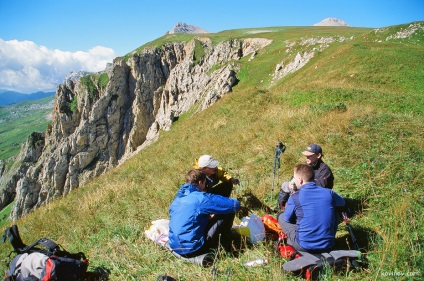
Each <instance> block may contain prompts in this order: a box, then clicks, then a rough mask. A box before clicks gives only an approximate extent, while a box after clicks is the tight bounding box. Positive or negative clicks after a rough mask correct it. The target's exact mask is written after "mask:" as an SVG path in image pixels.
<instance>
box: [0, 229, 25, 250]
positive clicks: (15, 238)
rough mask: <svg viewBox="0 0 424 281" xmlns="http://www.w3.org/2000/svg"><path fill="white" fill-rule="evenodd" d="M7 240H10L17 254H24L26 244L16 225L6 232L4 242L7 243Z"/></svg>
mask: <svg viewBox="0 0 424 281" xmlns="http://www.w3.org/2000/svg"><path fill="white" fill-rule="evenodd" d="M6 239H8V240H9V242H10V244H12V247H13V250H14V251H15V252H17V253H23V249H24V248H25V247H26V246H27V245H26V244H25V243H24V242H22V239H21V236H20V235H19V230H18V226H17V225H16V224H14V225H12V226H11V227H9V228H7V229H5V230H4V232H3V237H2V242H3V243H4V242H6Z"/></svg>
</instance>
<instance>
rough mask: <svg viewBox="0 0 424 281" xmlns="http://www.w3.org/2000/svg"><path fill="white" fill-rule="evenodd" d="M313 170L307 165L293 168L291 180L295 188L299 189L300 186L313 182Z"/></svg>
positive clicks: (298, 165)
mask: <svg viewBox="0 0 424 281" xmlns="http://www.w3.org/2000/svg"><path fill="white" fill-rule="evenodd" d="M314 175H315V173H314V169H313V168H312V166H311V165H308V164H297V165H296V166H294V173H293V179H294V182H295V184H296V186H297V188H300V186H301V185H303V184H305V183H308V182H313V181H314Z"/></svg>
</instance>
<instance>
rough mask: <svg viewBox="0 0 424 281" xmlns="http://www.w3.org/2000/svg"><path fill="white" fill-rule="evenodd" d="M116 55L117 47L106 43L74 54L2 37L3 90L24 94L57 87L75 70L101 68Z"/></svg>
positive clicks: (0, 78) (0, 81)
mask: <svg viewBox="0 0 424 281" xmlns="http://www.w3.org/2000/svg"><path fill="white" fill-rule="evenodd" d="M115 57H116V54H115V51H114V50H112V49H110V48H106V47H102V46H96V47H94V48H92V49H90V50H89V51H88V52H84V51H78V52H74V53H72V52H67V51H61V50H57V49H55V50H50V49H48V48H47V47H45V46H40V45H37V44H35V43H34V42H31V41H17V40H10V41H4V40H2V39H1V38H0V89H5V90H13V91H17V92H22V93H32V92H36V91H51V90H55V89H56V87H57V85H59V84H60V83H62V81H63V78H64V77H65V76H66V75H68V74H69V73H70V72H71V71H89V72H97V71H101V70H104V69H105V67H106V64H107V63H108V62H109V63H110V62H112V61H113V59H114V58H115Z"/></svg>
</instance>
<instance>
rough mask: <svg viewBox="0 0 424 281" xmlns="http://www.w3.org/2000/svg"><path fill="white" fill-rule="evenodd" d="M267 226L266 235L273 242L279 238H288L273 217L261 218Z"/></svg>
mask: <svg viewBox="0 0 424 281" xmlns="http://www.w3.org/2000/svg"><path fill="white" fill-rule="evenodd" d="M261 220H262V222H263V223H264V226H265V233H266V234H267V236H270V237H271V238H272V239H273V240H277V239H278V238H287V236H286V234H285V233H284V232H283V230H282V229H281V226H280V224H279V223H278V221H277V220H276V219H275V218H274V217H273V216H271V215H265V216H263V217H262V218H261Z"/></svg>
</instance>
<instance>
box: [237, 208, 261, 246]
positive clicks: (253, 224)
mask: <svg viewBox="0 0 424 281" xmlns="http://www.w3.org/2000/svg"><path fill="white" fill-rule="evenodd" d="M233 229H234V230H235V231H237V232H238V233H240V234H241V235H244V236H247V237H249V238H250V241H251V242H252V243H257V242H260V241H263V240H264V239H265V226H264V223H263V222H262V220H261V218H260V217H258V216H257V215H255V214H251V215H250V216H249V217H243V218H242V220H241V223H240V225H236V226H233Z"/></svg>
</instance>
